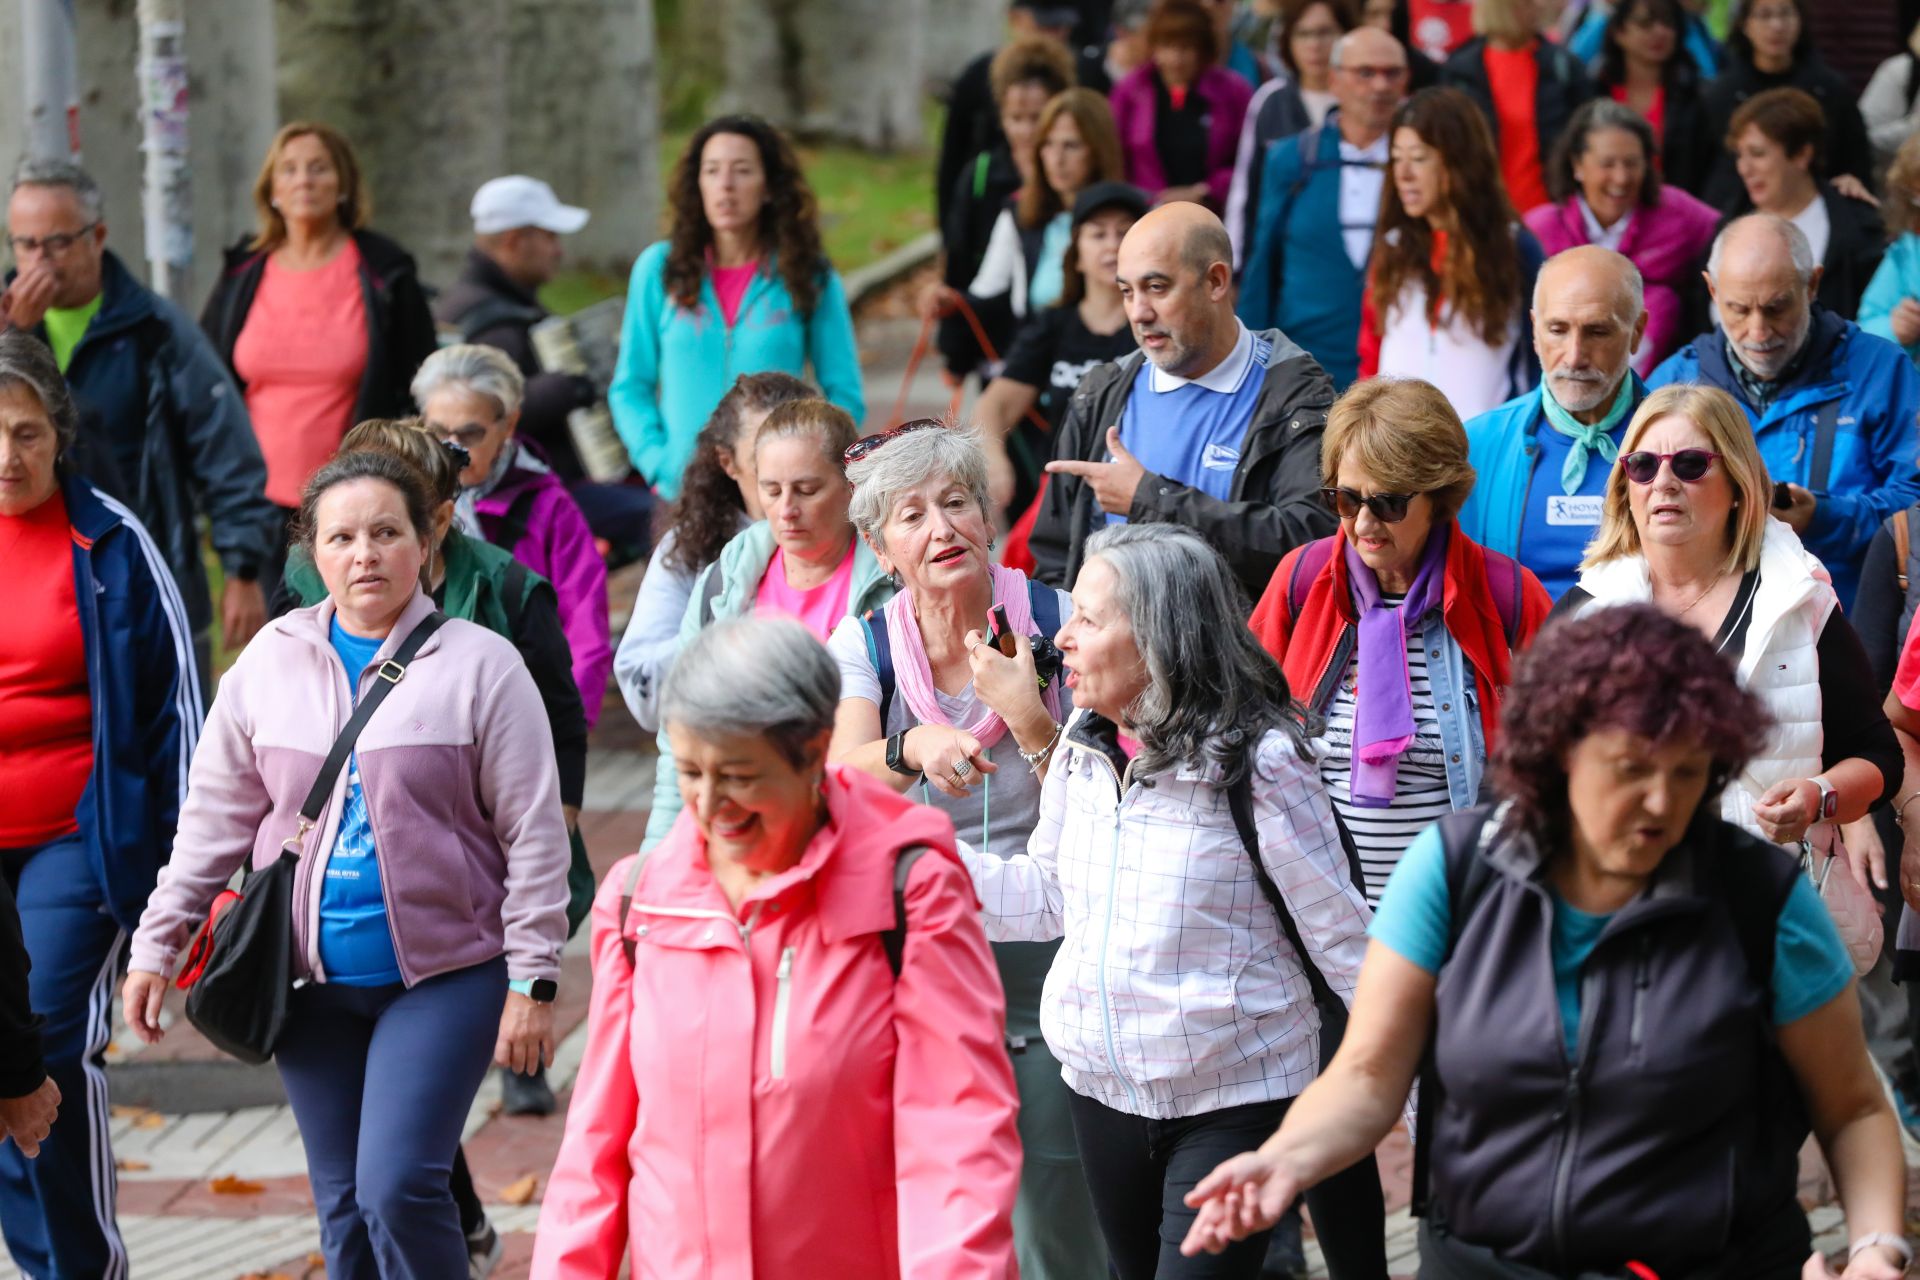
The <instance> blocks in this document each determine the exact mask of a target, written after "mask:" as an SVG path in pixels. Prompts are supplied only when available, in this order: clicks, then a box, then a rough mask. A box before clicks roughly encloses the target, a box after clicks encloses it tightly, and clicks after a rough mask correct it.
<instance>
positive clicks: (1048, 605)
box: [1027, 578, 1060, 640]
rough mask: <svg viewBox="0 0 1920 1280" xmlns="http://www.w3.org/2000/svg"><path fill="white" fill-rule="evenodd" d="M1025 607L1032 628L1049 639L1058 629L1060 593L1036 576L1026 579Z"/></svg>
mask: <svg viewBox="0 0 1920 1280" xmlns="http://www.w3.org/2000/svg"><path fill="white" fill-rule="evenodd" d="M1027 608H1028V609H1029V610H1030V611H1031V612H1032V613H1033V626H1034V630H1036V631H1038V632H1039V633H1040V634H1041V635H1043V636H1045V637H1046V638H1047V639H1049V640H1051V639H1053V637H1054V636H1055V635H1057V634H1058V633H1059V631H1060V595H1059V593H1058V592H1056V591H1055V590H1054V589H1053V588H1052V587H1050V586H1048V585H1047V584H1046V583H1044V582H1042V581H1040V580H1039V579H1038V578H1028V579H1027Z"/></svg>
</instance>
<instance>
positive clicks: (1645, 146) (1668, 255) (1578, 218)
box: [1526, 98, 1720, 378]
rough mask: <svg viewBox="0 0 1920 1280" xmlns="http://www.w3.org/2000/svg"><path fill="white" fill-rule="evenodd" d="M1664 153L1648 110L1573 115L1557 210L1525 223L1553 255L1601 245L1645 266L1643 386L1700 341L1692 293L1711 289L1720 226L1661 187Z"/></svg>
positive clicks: (1556, 189)
mask: <svg viewBox="0 0 1920 1280" xmlns="http://www.w3.org/2000/svg"><path fill="white" fill-rule="evenodd" d="M1656 154H1657V151H1656V149H1655V144H1654V140H1653V126H1652V125H1649V124H1648V123H1647V122H1646V120H1645V119H1644V118H1643V117H1642V116H1641V115H1640V113H1639V112H1637V111H1635V110H1634V109H1633V108H1632V107H1628V106H1623V105H1621V104H1620V103H1618V102H1615V101H1613V100H1612V99H1611V98H1595V99H1593V100H1592V101H1591V102H1588V103H1587V104H1586V105H1585V106H1583V107H1581V108H1580V109H1579V110H1578V111H1576V112H1574V113H1573V119H1572V120H1571V121H1569V122H1568V124H1567V129H1566V132H1565V133H1563V134H1561V135H1560V141H1559V142H1558V143H1557V144H1555V146H1554V148H1553V159H1552V160H1551V162H1550V163H1549V164H1548V166H1547V187H1548V189H1549V190H1550V191H1551V192H1552V194H1553V198H1554V203H1553V204H1543V205H1540V206H1538V207H1536V208H1534V209H1530V210H1528V212H1527V215H1526V224H1527V229H1528V230H1529V231H1531V232H1533V234H1534V235H1535V236H1536V237H1538V238H1539V241H1540V248H1541V249H1542V250H1544V251H1545V253H1546V255H1547V256H1548V257H1552V256H1553V255H1554V254H1556V253H1559V252H1560V251H1561V250H1562V249H1571V248H1574V247H1575V246H1577V245H1583V244H1597V245H1599V246H1601V247H1602V248H1606V249H1612V250H1615V251H1616V252H1618V253H1621V254H1624V255H1625V256H1626V258H1627V260H1628V261H1630V262H1632V263H1633V265H1634V266H1636V267H1638V268H1640V278H1641V280H1642V281H1644V282H1645V285H1646V299H1647V301H1646V306H1647V332H1646V336H1645V337H1643V338H1641V339H1640V348H1639V350H1637V351H1635V352H1634V353H1633V371H1634V372H1635V373H1637V374H1639V375H1640V376H1641V377H1643V378H1644V377H1646V376H1647V375H1648V374H1649V373H1652V372H1653V369H1654V366H1655V365H1658V364H1659V363H1660V362H1661V361H1662V360H1665V359H1666V358H1667V357H1668V356H1670V355H1672V354H1673V353H1674V352H1675V351H1677V350H1679V348H1680V344H1681V343H1683V342H1685V341H1686V340H1687V339H1688V338H1690V337H1692V336H1693V334H1692V333H1691V331H1689V330H1687V328H1686V314H1687V306H1686V295H1687V294H1688V293H1690V292H1693V291H1696V290H1701V289H1704V287H1705V286H1704V285H1703V284H1702V283H1701V280H1700V270H1701V268H1702V267H1704V266H1705V265H1706V261H1707V250H1708V248H1709V247H1711V245H1712V244H1713V229H1714V227H1715V225H1716V224H1718V222H1719V221H1720V213H1719V211H1718V210H1716V209H1714V208H1712V207H1711V206H1709V205H1706V204H1703V203H1701V202H1700V201H1699V200H1697V199H1695V198H1694V197H1692V196H1690V195H1688V194H1687V193H1686V192H1684V191H1682V190H1681V189H1680V188H1678V187H1676V186H1674V185H1673V184H1671V183H1667V182H1662V181H1661V180H1660V173H1659V171H1658V170H1657V169H1656V168H1655V167H1654V163H1653V159H1654V156H1655V155H1656Z"/></svg>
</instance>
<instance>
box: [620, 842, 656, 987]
mask: <svg viewBox="0 0 1920 1280" xmlns="http://www.w3.org/2000/svg"><path fill="white" fill-rule="evenodd" d="M647 853H648V850H646V849H642V850H641V851H640V852H639V853H636V854H634V855H633V863H632V865H631V866H629V867H628V868H627V882H626V884H625V885H623V886H621V889H620V914H619V915H618V916H617V917H615V918H616V919H617V920H618V921H619V922H620V926H619V927H620V949H621V950H622V951H624V952H626V953H627V970H628V972H632V970H633V949H634V947H635V946H636V945H637V943H636V940H635V938H634V936H633V935H632V934H630V933H628V932H627V916H628V915H630V914H631V913H632V911H633V894H634V891H635V890H636V889H638V888H639V887H640V870H641V868H642V867H644V866H646V865H647Z"/></svg>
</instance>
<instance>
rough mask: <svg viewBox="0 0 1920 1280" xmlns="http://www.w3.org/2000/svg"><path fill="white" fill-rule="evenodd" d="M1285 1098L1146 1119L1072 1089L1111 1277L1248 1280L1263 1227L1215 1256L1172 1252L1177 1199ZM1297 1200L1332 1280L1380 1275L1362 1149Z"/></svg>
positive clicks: (1375, 1203) (1262, 1137) (1271, 1122)
mask: <svg viewBox="0 0 1920 1280" xmlns="http://www.w3.org/2000/svg"><path fill="white" fill-rule="evenodd" d="M1292 1102H1293V1099H1291V1098H1281V1099H1279V1100H1278V1101H1274V1102H1253V1103H1248V1104H1246V1105H1244V1106H1238V1107H1226V1108H1223V1109H1221V1110H1219V1111H1209V1112H1207V1113H1205V1114H1204V1115H1197V1116H1189V1117H1186V1118H1185V1119H1180V1120H1145V1119H1142V1118H1141V1117H1139V1116H1131V1115H1128V1114H1126V1113H1125V1112H1122V1111H1115V1110H1114V1109H1113V1108H1112V1107H1109V1106H1107V1105H1105V1104H1104V1103H1100V1102H1095V1101H1094V1100H1093V1099H1091V1098H1086V1097H1082V1096H1081V1095H1080V1094H1077V1093H1075V1094H1072V1095H1071V1097H1070V1105H1071V1107H1072V1110H1073V1136H1074V1141H1075V1143H1076V1144H1077V1145H1078V1146H1079V1148H1080V1165H1081V1167H1082V1168H1083V1169H1085V1170H1086V1174H1087V1185H1088V1189H1089V1190H1090V1191H1091V1192H1092V1194H1093V1212H1094V1216H1095V1217H1096V1218H1098V1219H1099V1221H1100V1233H1101V1234H1102V1235H1104V1236H1105V1237H1106V1239H1107V1252H1108V1253H1109V1254H1110V1255H1111V1256H1112V1259H1113V1265H1114V1269H1115V1270H1116V1271H1117V1272H1118V1274H1119V1276H1120V1280H1203V1278H1204V1280H1256V1278H1257V1277H1258V1276H1259V1275H1260V1267H1261V1263H1262V1262H1264V1261H1265V1259H1266V1254H1267V1234H1268V1233H1267V1232H1264V1231H1263V1232H1261V1233H1260V1234H1259V1235H1256V1236H1249V1237H1248V1238H1247V1239H1245V1240H1242V1241H1240V1242H1238V1243H1237V1244H1233V1245H1230V1246H1229V1247H1228V1248H1227V1249H1226V1250H1225V1252H1222V1253H1219V1254H1207V1253H1203V1254H1201V1255H1199V1256H1198V1257H1194V1258H1186V1257H1182V1256H1181V1254H1180V1242H1181V1241H1182V1240H1183V1239H1185V1238H1186V1234H1187V1228H1188V1227H1190V1226H1192V1225H1193V1219H1194V1216H1195V1215H1194V1210H1192V1209H1189V1208H1188V1207H1187V1206H1186V1204H1185V1201H1184V1197H1185V1196H1186V1194H1187V1192H1189V1191H1191V1190H1193V1188H1194V1185H1195V1184H1196V1183H1198V1182H1199V1181H1200V1179H1202V1178H1204V1177H1206V1176H1207V1175H1208V1174H1209V1173H1211V1172H1213V1168H1214V1166H1215V1165H1217V1164H1219V1163H1220V1162H1221V1161H1222V1160H1225V1159H1227V1158H1228V1157H1229V1156H1236V1155H1239V1154H1240V1153H1241V1152H1243V1151H1251V1150H1253V1149H1254V1148H1255V1147H1257V1146H1259V1145H1260V1144H1261V1143H1263V1142H1265V1141H1266V1140H1267V1139H1268V1138H1270V1137H1272V1136H1273V1131H1274V1130H1275V1129H1277V1128H1279V1127H1280V1121H1281V1119H1282V1118H1283V1117H1285V1115H1286V1114H1287V1107H1288V1106H1289V1105H1291V1103H1292ZM1306 1201H1307V1208H1308V1209H1309V1210H1310V1211H1311V1212H1312V1214H1313V1224H1314V1231H1315V1234H1316V1235H1317V1237H1318V1239H1319V1241H1320V1247H1321V1250H1322V1252H1323V1253H1325V1255H1326V1259H1327V1269H1328V1272H1329V1273H1330V1274H1331V1275H1332V1276H1333V1280H1387V1256H1386V1217H1385V1210H1384V1207H1383V1203H1382V1200H1381V1195H1380V1172H1379V1170H1378V1168H1376V1167H1375V1165H1374V1160H1373V1157H1372V1156H1371V1155H1369V1156H1367V1157H1366V1158H1365V1159H1364V1160H1361V1161H1360V1162H1359V1163H1358V1164H1356V1165H1354V1166H1353V1167H1352V1168H1349V1169H1346V1170H1344V1171H1342V1172H1340V1173H1337V1174H1335V1175H1334V1176H1333V1177H1331V1178H1328V1179H1327V1180H1326V1181H1324V1182H1322V1183H1321V1184H1320V1185H1319V1186H1317V1187H1315V1188H1314V1189H1313V1190H1311V1191H1309V1192H1307V1195H1306Z"/></svg>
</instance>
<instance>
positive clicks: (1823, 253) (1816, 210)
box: [1791, 191, 1833, 262]
mask: <svg viewBox="0 0 1920 1280" xmlns="http://www.w3.org/2000/svg"><path fill="white" fill-rule="evenodd" d="M1791 221H1792V223H1793V225H1794V226H1796V227H1798V228H1800V233H1801V234H1802V235H1804V236H1806V238H1807V245H1808V246H1809V247H1810V248H1811V249H1812V250H1813V260H1814V261H1815V262H1825V261H1826V260H1827V242H1828V241H1829V240H1831V239H1832V238H1833V220H1832V219H1830V218H1829V217H1827V202H1826V201H1825V200H1822V199H1821V198H1820V193H1819V192H1817V191H1816V192H1815V193H1814V196H1813V202H1812V203H1811V204H1809V205H1808V206H1807V207H1806V208H1804V209H1802V210H1801V211H1800V212H1798V213H1796V214H1794V215H1793V217H1792V219H1791Z"/></svg>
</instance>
